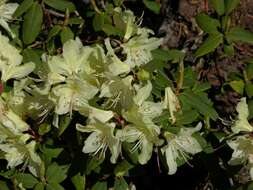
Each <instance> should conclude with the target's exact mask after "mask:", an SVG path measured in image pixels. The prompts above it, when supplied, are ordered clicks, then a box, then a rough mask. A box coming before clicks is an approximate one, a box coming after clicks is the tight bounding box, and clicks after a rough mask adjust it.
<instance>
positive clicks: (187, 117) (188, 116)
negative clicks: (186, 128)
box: [176, 110, 199, 126]
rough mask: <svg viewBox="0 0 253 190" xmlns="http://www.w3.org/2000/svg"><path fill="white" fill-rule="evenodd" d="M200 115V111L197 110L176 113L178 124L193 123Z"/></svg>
mask: <svg viewBox="0 0 253 190" xmlns="http://www.w3.org/2000/svg"><path fill="white" fill-rule="evenodd" d="M198 116H199V113H198V112H197V111H196V110H187V111H185V112H183V114H180V115H176V118H177V120H176V125H178V126H183V125H187V124H191V123H192V122H194V121H195V120H196V119H197V118H198Z"/></svg>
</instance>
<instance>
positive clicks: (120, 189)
mask: <svg viewBox="0 0 253 190" xmlns="http://www.w3.org/2000/svg"><path fill="white" fill-rule="evenodd" d="M114 189H115V190H127V189H128V184H127V182H126V181H125V179H124V178H116V179H115V182H114Z"/></svg>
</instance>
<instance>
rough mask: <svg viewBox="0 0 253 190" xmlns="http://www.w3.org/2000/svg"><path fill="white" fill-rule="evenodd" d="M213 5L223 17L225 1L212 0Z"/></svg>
mask: <svg viewBox="0 0 253 190" xmlns="http://www.w3.org/2000/svg"><path fill="white" fill-rule="evenodd" d="M211 4H212V6H213V7H214V9H215V11H216V12H217V13H218V14H219V15H223V14H224V13H225V2H224V0H211Z"/></svg>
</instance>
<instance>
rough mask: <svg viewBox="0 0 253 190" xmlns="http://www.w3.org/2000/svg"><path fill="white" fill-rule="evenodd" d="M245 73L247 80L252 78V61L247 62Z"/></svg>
mask: <svg viewBox="0 0 253 190" xmlns="http://www.w3.org/2000/svg"><path fill="white" fill-rule="evenodd" d="M246 73H247V78H248V80H252V79H253V63H252V62H249V63H247V66H246Z"/></svg>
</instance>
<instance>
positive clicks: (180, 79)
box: [176, 60, 184, 95]
mask: <svg viewBox="0 0 253 190" xmlns="http://www.w3.org/2000/svg"><path fill="white" fill-rule="evenodd" d="M183 84H184V61H183V60H180V61H179V77H178V80H177V89H176V95H179V93H180V90H181V89H182V87H183Z"/></svg>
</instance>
